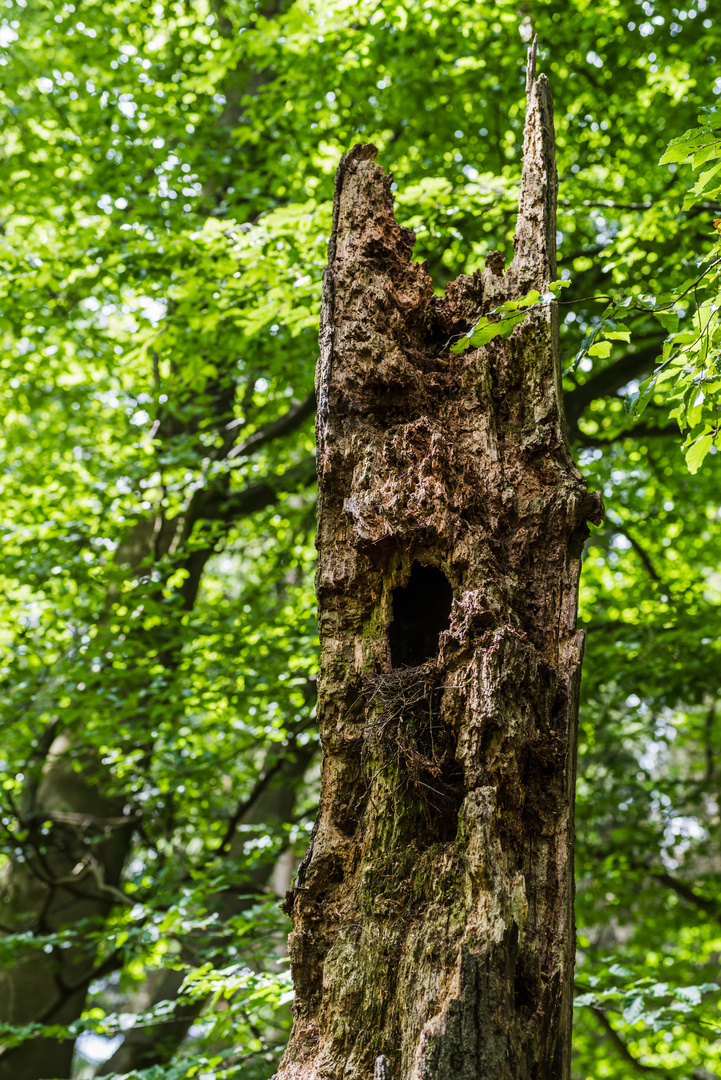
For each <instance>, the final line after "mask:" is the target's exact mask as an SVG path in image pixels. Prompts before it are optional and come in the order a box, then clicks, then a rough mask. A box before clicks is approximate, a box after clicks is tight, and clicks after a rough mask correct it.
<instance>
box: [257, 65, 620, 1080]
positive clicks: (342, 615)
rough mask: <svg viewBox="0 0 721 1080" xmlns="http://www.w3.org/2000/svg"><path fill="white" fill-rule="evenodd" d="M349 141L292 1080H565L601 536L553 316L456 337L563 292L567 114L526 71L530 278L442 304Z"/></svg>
mask: <svg viewBox="0 0 721 1080" xmlns="http://www.w3.org/2000/svg"><path fill="white" fill-rule="evenodd" d="M375 154H376V151H375V148H374V147H372V146H357V147H355V149H354V150H352V151H351V152H350V153H349V154H348V155H346V157H345V158H344V159H343V162H342V163H341V166H340V168H339V170H338V175H337V181H336V198H335V214H334V223H333V235H332V238H331V242H330V245H329V261H328V268H327V271H326V276H325V283H324V302H323V313H322V327H321V357H320V362H319V367H318V379H317V394H318V404H319V411H318V425H317V434H318V475H319V483H320V509H319V526H318V550H319V564H318V574H317V590H318V599H319V613H320V633H321V680H320V696H319V720H320V730H321V736H322V740H323V749H324V766H323V787H322V795H321V806H320V812H319V817H318V821H317V824H316V829H315V831H314V836H313V841H312V845H311V850H310V851H309V853H308V856H307V858H306V860H305V861H304V865H303V868H302V872H301V873H300V874H299V876H298V880H297V882H296V887H295V889H294V891H293V893H291V894H289V898H288V909H289V911H290V913H291V914H292V918H293V924H294V929H293V933H292V935H291V959H292V965H293V976H294V980H295V986H296V992H297V999H296V1006H295V1023H294V1027H293V1032H292V1037H291V1041H290V1045H289V1047H288V1050H287V1052H286V1055H285V1057H284V1059H283V1062H282V1064H281V1068H280V1072H279V1074H278V1077H279V1078H282V1080H320V1078H323V1080H341V1078H343V1080H361V1078H363V1080H371V1077H373V1076H374V1075H380V1074H382V1076H383V1077H384V1078H385V1077H387V1078H388V1080H391V1078H392V1080H450V1078H454V1080H455V1078H458V1080H524V1078H528V1080H531V1078H532V1080H565V1078H567V1077H568V1073H569V1043H570V1023H571V990H572V975H573V956H574V929H573V792H574V779H575V778H574V771H575V753H576V747H575V741H576V723H577V710H578V702H577V689H578V681H579V677H580V668H581V657H582V652H583V635H582V634H581V633H580V632H577V631H576V607H577V588H578V579H579V572H580V558H581V551H582V548H583V544H584V541H585V539H586V537H587V535H588V528H587V524H586V522H587V521H588V520H593V521H599V520H600V514H601V509H602V504H601V500H600V498H599V497H597V496H590V495H589V494H588V492H587V490H586V487H585V484H584V482H583V479H582V477H581V475H580V473H579V472H578V470H577V468H576V466H575V465H574V463H573V461H572V459H571V456H570V453H569V449H568V443H567V439H566V432H565V421H564V417H563V412H562V408H563V406H562V397H561V392H560V360H559V345H558V326H557V313H556V311H555V310H553V309H552V308H548V307H545V308H538V309H532V310H531V311H530V312H529V314H528V315H527V317H526V319H525V321H524V322H523V323H522V324H521V325H520V326H518V327H517V328H516V329H515V330H514V332H513V334H512V336H511V337H510V338H509V339H508V340H507V341H504V340H501V339H496V340H494V341H492V342H490V343H489V344H488V345H487V346H485V347H482V348H479V349H475V350H470V351H467V352H465V353H462V354H460V355H454V354H452V353H451V352H450V351H449V349H448V347H447V345H448V341H449V339H451V338H453V337H454V336H455V335H458V334H461V333H463V332H465V331H467V330H468V329H469V327H470V326H472V325H473V323H474V322H475V321H476V319H477V318H478V316H479V315H481V314H483V313H484V312H488V311H490V310H491V309H493V308H494V307H496V306H497V305H498V304H499V303H501V302H503V301H504V300H506V299H509V298H515V297H519V296H521V295H524V294H525V293H526V292H527V291H528V290H529V289H531V288H538V289H539V290H541V291H543V290H544V289H545V288H546V286H547V284H548V282H549V281H551V280H553V279H554V277H555V198H556V171H555V162H554V137H553V115H552V105H551V96H550V92H549V88H548V83H547V81H546V79H545V77H544V76H540V77H539V78H538V79H536V77H535V71H534V63H533V57H532V56H531V57H530V59H529V78H528V108H527V120H526V132H525V144H524V166H523V180H522V186H521V194H520V202H519V215H518V224H517V229H516V237H515V257H514V259H513V261H512V263H511V265H510V266H509V267H508V269H505V268H504V262H503V259H502V257H501V256H500V255H499V254H498V253H494V254H493V255H491V256H489V258H488V259H487V261H486V267H485V269H483V270H482V271H478V272H477V273H475V274H473V275H472V276H469V277H466V276H463V277H460V278H459V279H458V280H457V281H455V282H453V283H451V284H450V285H449V286H448V288H447V290H446V294H445V297H444V298H438V297H436V296H435V295H434V290H433V284H432V282H431V280H430V278H429V275H428V273H427V271H426V269H425V267H424V266H422V265H420V264H419V263H417V262H413V261H412V258H411V254H412V249H413V236H412V234H411V233H410V232H408V231H407V230H404V229H402V228H400V227H399V226H398V225H397V224H396V222H395V219H394V216H393V199H392V195H391V177H390V176H389V175H386V174H384V172H383V170H382V169H381V168H380V167H379V166H378V165H376V164H375V163H374V158H375Z"/></svg>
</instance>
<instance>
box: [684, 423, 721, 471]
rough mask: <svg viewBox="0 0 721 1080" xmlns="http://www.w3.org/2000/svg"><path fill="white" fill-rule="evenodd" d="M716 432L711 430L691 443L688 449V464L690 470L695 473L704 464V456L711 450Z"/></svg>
mask: <svg viewBox="0 0 721 1080" xmlns="http://www.w3.org/2000/svg"><path fill="white" fill-rule="evenodd" d="M714 440H715V434H714V433H713V432H712V431H711V432H708V433H707V434H705V435H700V436H699V438H697V439H696V440H695V441H694V442H692V443H691V445H690V446H689V448H688V450H686V464H687V465H688V471H689V472H690V473H692V474H695V473H697V472H698V470H699V469H700V467H701V465H702V464H703V461H704V458H705V457H706V455H707V454H708V452H709V450H710V449H711V447H712V446H713V444H714Z"/></svg>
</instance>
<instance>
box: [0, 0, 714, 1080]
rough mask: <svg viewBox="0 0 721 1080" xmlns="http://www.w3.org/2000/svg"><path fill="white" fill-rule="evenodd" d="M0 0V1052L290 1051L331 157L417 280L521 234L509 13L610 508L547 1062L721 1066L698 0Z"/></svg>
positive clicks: (709, 236) (311, 769)
mask: <svg viewBox="0 0 721 1080" xmlns="http://www.w3.org/2000/svg"><path fill="white" fill-rule="evenodd" d="M673 2H674V3H675V2H677V0H673ZM709 8H710V5H709ZM1 10H2V15H1V16H0V68H1V69H2V85H1V89H0V114H1V116H2V133H1V134H0V141H1V145H2V157H1V158H0V176H1V178H2V179H1V182H0V266H1V268H2V275H1V276H0V296H1V298H2V302H1V304H0V333H1V334H2V359H1V360H0V364H1V365H2V382H1V390H2V394H3V395H4V398H5V424H4V428H3V433H2V443H1V445H2V451H1V452H2V459H3V465H4V470H3V471H4V478H3V481H2V484H3V499H4V507H3V509H4V515H3V516H4V523H3V534H2V535H3V543H2V551H1V552H0V564H1V569H0V573H1V575H2V578H1V583H0V605H2V618H1V622H0V625H1V626H2V630H1V631H0V635H1V637H0V642H1V647H2V657H1V663H2V667H1V668H0V695H1V697H2V717H1V720H0V722H1V723H2V730H3V747H2V761H1V762H0V765H1V767H2V778H1V779H0V802H1V806H2V810H1V813H2V817H1V818H0V820H1V822H2V826H3V828H2V849H1V851H2V854H1V855H0V859H1V860H2V864H1V873H2V885H1V888H2V895H1V896H0V924H1V925H0V930H2V931H3V936H2V937H0V954H1V957H2V965H3V974H2V976H0V984H1V985H2V987H4V988H5V989H7V988H8V987H10V986H12V987H15V988H16V989H17V988H19V989H17V992H18V994H20V993H21V991H22V992H23V993H24V995H25V1000H23V1001H22V1002H15V1001H14V1000H13V1004H12V1006H11V1007H10V1011H9V1012H7V1013H6V1014H5V1015H3V1016H2V1017H0V1020H2V1025H3V1026H2V1035H1V1039H0V1041H2V1042H3V1044H4V1049H3V1051H2V1053H0V1075H2V1076H3V1077H4V1076H5V1075H7V1076H8V1077H9V1076H17V1075H20V1073H19V1071H17V1069H16V1071H15V1072H13V1068H15V1066H14V1065H13V1062H17V1061H18V1060H22V1058H21V1057H20V1055H22V1054H23V1053H24V1052H26V1051H27V1050H28V1048H29V1047H32V1046H39V1047H40V1048H41V1052H42V1054H44V1055H45V1057H46V1060H47V1061H48V1062H49V1063H50V1065H49V1067H50V1068H52V1069H58V1068H60V1066H59V1065H58V1064H56V1063H55V1060H56V1059H55V1058H54V1056H53V1055H54V1054H55V1050H54V1049H53V1048H54V1047H55V1048H57V1047H63V1046H64V1047H66V1048H67V1047H69V1048H70V1051H72V1050H73V1043H74V1044H75V1050H74V1065H73V1069H74V1072H73V1075H74V1076H78V1077H80V1076H83V1077H90V1076H93V1075H109V1074H110V1073H117V1074H127V1073H130V1074H131V1075H132V1076H133V1077H141V1076H142V1077H144V1078H146V1080H160V1078H161V1077H162V1078H166V1080H171V1078H173V1080H180V1078H185V1077H196V1076H197V1077H204V1078H207V1080H210V1078H218V1080H220V1078H221V1077H229V1078H230V1077H235V1076H241V1075H242V1076H243V1077H244V1078H246V1077H247V1078H249V1080H254V1078H258V1080H262V1078H266V1077H268V1076H270V1075H271V1074H272V1072H273V1071H274V1067H275V1064H276V1062H277V1060H278V1057H279V1054H280V1052H281V1051H282V1048H283V1044H284V1041H285V1039H286V1038H287V1032H288V1028H289V1022H290V1011H289V1002H290V998H291V989H290V981H289V976H288V973H287V963H286V962H285V946H284V939H285V935H286V933H287V920H286V918H285V916H284V915H283V914H282V912H281V911H280V910H279V908H278V901H279V899H280V898H282V895H283V893H284V891H285V889H286V888H287V887H288V885H289V882H290V875H291V873H292V870H293V867H294V866H295V865H297V859H298V858H299V857H300V856H302V854H303V852H304V850H305V848H306V846H307V842H308V835H309V831H310V828H311V827H312V822H313V818H314V816H315V806H316V802H317V777H318V747H317V737H316V732H315V727H314V712H313V705H314V696H315V695H314V690H315V686H314V684H315V671H316V650H317V639H316V627H315V599H314V594H313V579H312V574H313V563H314V549H313V533H314V528H315V488H314V482H315V467H314V461H313V431H312V418H313V413H314V407H315V400H314V394H313V376H314V370H315V363H316V358H317V325H318V316H319V304H320V285H321V274H322V270H323V266H324V263H325V259H326V245H327V241H328V236H329V232H330V221H331V198H332V189H333V174H334V171H335V168H336V166H337V163H338V161H339V158H340V156H341V154H342V153H344V152H345V151H346V150H348V148H349V147H350V146H352V145H353V144H354V143H356V142H373V143H375V144H376V145H377V146H378V148H379V158H378V160H379V161H380V162H381V163H382V164H383V165H384V167H386V168H387V169H389V170H392V172H393V177H394V190H395V198H396V208H397V209H396V213H397V216H398V219H399V221H400V222H401V223H402V224H403V225H405V226H406V227H408V228H410V229H413V231H414V232H415V235H416V245H415V254H414V257H415V258H417V259H420V260H422V259H427V260H428V263H429V268H430V271H431V273H432V276H433V279H434V282H435V284H436V287H437V289H438V291H439V292H441V291H442V290H443V288H444V285H445V284H446V283H447V282H448V281H449V280H451V279H452V278H454V277H456V276H457V275H458V274H459V273H470V272H472V271H474V270H475V269H476V268H478V267H479V266H481V265H482V264H483V261H484V259H485V257H486V255H487V254H488V253H490V252H491V251H494V250H500V251H501V252H502V253H504V254H505V255H507V256H508V255H509V245H510V243H511V238H512V230H513V225H514V221H515V206H516V199H517V192H518V183H519V178H520V169H521V138H522V130H523V110H524V103H525V90H524V86H525V70H524V65H525V56H526V47H527V42H528V41H529V40H530V38H531V37H532V35H533V34H534V33H536V34H538V39H539V52H538V66H539V69H540V70H543V71H545V72H546V74H547V75H548V77H549V79H550V83H551V89H552V92H553V96H554V104H555V116H556V133H557V142H558V166H559V176H560V190H559V217H558V255H559V270H560V276H561V279H562V280H563V281H568V283H569V284H568V286H567V287H565V288H564V289H563V292H562V294H561V293H560V290H559V298H560V303H559V310H560V315H561V330H562V349H563V355H564V362H565V364H566V366H567V368H568V370H567V374H566V376H565V382H564V389H565V397H566V411H567V417H568V424H569V432H570V434H571V438H572V441H573V443H574V446H575V448H576V452H577V457H578V460H579V463H580V465H581V468H582V470H583V472H584V474H585V475H586V477H587V478H588V483H589V487H590V488H591V490H594V489H599V490H601V491H602V492H603V495H604V499H605V502H606V507H607V513H606V519H605V523H604V524H603V525H602V526H601V527H600V528H598V529H597V530H594V535H593V536H592V538H591V540H590V541H589V543H588V545H587V548H586V554H585V561H584V569H583V575H582V597H581V624H582V625H584V626H585V627H586V629H587V631H588V638H587V647H586V660H585V665H584V680H583V686H582V704H581V730H580V747H579V771H578V793H577V924H578V943H579V953H578V960H577V990H578V997H577V1011H576V1018H575V1025H576V1026H575V1036H574V1045H575V1064H574V1070H575V1072H574V1076H575V1077H576V1078H577V1080H591V1078H594V1080H596V1078H601V1077H603V1078H608V1080H626V1078H627V1077H629V1076H631V1075H635V1073H638V1074H639V1075H640V1074H642V1073H649V1074H653V1073H654V1072H656V1073H657V1074H658V1075H662V1074H663V1075H667V1076H669V1077H672V1078H677V1080H682V1078H685V1077H694V1078H699V1080H703V1078H707V1077H711V1076H713V1075H716V1072H717V1070H718V1069H719V1067H721V1041H719V1037H720V1035H721V1032H720V1030H719V1024H720V1021H719V1011H718V1003H719V993H718V985H719V984H718V980H719V969H718V957H719V954H720V953H721V903H720V902H719V900H718V879H719V871H720V869H721V830H720V827H719V826H720V822H719V804H718V782H719V763H718V748H719V745H720V739H721V717H719V715H718V701H717V699H718V681H719V680H718V672H719V669H720V665H721V657H720V656H719V645H718V640H719V629H721V627H720V623H721V617H720V615H719V601H720V600H721V577H720V576H719V565H720V563H721V539H720V537H719V530H718V520H719V515H720V514H721V503H720V502H719V494H718V492H719V487H718V464H717V462H716V456H718V455H717V454H716V446H715V437H716V430H717V423H718V422H717V417H716V399H717V393H718V389H719V388H721V370H719V369H718V368H717V366H716V355H717V350H718V342H719V339H720V338H721V330H719V329H718V325H717V311H716V303H717V300H716V294H717V291H718V287H719V280H718V266H717V262H716V260H718V258H719V234H718V231H717V228H716V224H717V223H716V224H715V223H714V222H715V219H716V218H717V217H718V216H719V215H720V214H721V209H720V208H719V203H718V202H717V201H716V200H717V199H718V194H719V183H720V181H719V176H721V173H720V172H719V169H721V165H719V154H721V149H720V147H721V139H720V138H719V134H718V133H719V121H718V119H717V117H718V115H719V114H717V113H715V112H714V111H713V110H714V108H715V106H716V103H717V96H718V95H719V94H720V93H721V79H719V78H716V74H715V73H716V70H717V69H716V65H717V56H716V53H717V52H718V49H719V40H718V33H717V31H716V30H715V29H714V27H713V25H712V21H711V12H710V10H707V4H706V0H692V2H691V3H689V4H688V5H687V6H685V7H673V6H672V4H671V3H668V2H666V0H658V2H655V3H651V2H650V0H648V2H646V0H644V3H641V4H639V3H636V2H631V0H603V2H602V3H600V4H591V3H589V2H587V0H572V2H571V3H569V4H560V3H558V2H557V0H546V2H544V0H536V2H535V3H533V4H530V3H528V4H520V5H519V4H517V3H508V2H505V0H496V2H495V3H489V2H486V0H480V2H479V0H472V2H470V0H433V2H432V3H431V2H430V0H424V2H422V3H415V4H412V3H402V2H395V0H389V2H387V3H378V2H377V0H368V2H365V0H353V2H348V0H295V2H293V3H289V2H288V0H267V2H266V3H265V5H263V4H262V3H251V2H247V3H246V2H245V0H228V2H224V0H218V2H215V0H212V2H210V3H207V2H205V0H197V2H195V3H193V4H191V3H186V2H183V0H174V2H165V0H156V2H154V3H149V2H146V0H117V2H116V3H115V4H113V5H109V4H107V3H102V2H100V0H85V2H84V3H83V4H77V5H74V4H72V3H64V4H63V3H60V0H57V2H53V0H5V3H4V7H3V8H2V9H1ZM702 110H707V111H705V112H702ZM709 110H710V111H709ZM699 116H700V117H701V119H699ZM672 140H680V141H679V142H676V143H674V145H673V146H672V148H671V150H668V147H669V144H670V143H671V142H672ZM664 155H665V157H664ZM662 157H663V164H659V161H660V159H662ZM691 166H693V168H695V169H696V170H697V171H696V172H694V171H693V168H692V167H691ZM699 173H701V174H702V175H701V179H700V180H699ZM694 184H695V185H696V190H695V191H694V193H693V194H692V195H690V196H689V195H688V192H689V189H690V188H691V187H692V186H693V185H694ZM679 317H680V322H679V321H678V320H679ZM609 318H610V319H611V323H609V321H608V319H609ZM677 323H678V325H677ZM679 334H680V335H682V336H681V337H678V336H676V337H674V335H679ZM683 335H686V336H685V337H684V336H683ZM450 344H451V343H449V346H450ZM654 371H656V374H655V375H654V374H653V373H654ZM649 380H650V381H649ZM669 397H670V398H671V401H670V402H669ZM642 406H643V412H642V414H641V415H638V414H640V413H641V407H642ZM674 410H675V411H676V416H673V415H671V416H669V412H670V411H671V412H672V413H673V412H674ZM684 440H685V441H686V460H685V458H684V453H683V451H682V449H681V447H682V444H683V443H684ZM694 446H696V448H697V449H696V453H695V454H694V453H693V447H694ZM687 466H688V467H687ZM689 469H691V470H692V471H689ZM23 973H24V974H23ZM28 973H29V974H28ZM33 973H36V974H33ZM37 973H39V974H37ZM23 980H25V981H23ZM33 980H36V981H33ZM37 980H39V981H37ZM23 987H25V989H24V991H23ZM38 987H41V988H42V992H41V991H40V990H39V989H38ZM13 992H15V991H13ZM2 993H3V991H2V990H0V998H2ZM5 1000H6V1001H8V1000H9V998H8V997H6V999H5ZM5 1007H6V1006H5V1005H0V1008H5ZM58 1060H59V1059H58ZM105 1061H107V1064H105V1065H104V1064H102V1062H105ZM3 1069H6V1070H10V1071H9V1072H7V1073H3V1072H2V1070H3ZM27 1075H30V1074H29V1073H28V1074H27ZM33 1075H35V1074H33ZM37 1075H40V1076H45V1075H47V1076H50V1075H56V1074H55V1073H52V1074H51V1073H47V1074H46V1073H43V1072H40V1073H38V1074H37ZM57 1075H59V1076H66V1075H69V1073H68V1072H67V1071H65V1072H58V1073H57Z"/></svg>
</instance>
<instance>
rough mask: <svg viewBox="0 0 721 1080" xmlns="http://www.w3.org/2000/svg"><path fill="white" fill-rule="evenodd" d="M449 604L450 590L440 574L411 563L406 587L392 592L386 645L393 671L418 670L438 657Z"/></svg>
mask: <svg viewBox="0 0 721 1080" xmlns="http://www.w3.org/2000/svg"><path fill="white" fill-rule="evenodd" d="M452 603H453V590H452V589H451V586H450V582H449V581H448V578H447V577H446V575H445V574H444V573H443V571H442V570H439V569H438V568H437V567H435V566H421V564H420V563H418V562H414V563H413V566H412V567H411V576H410V580H409V581H408V584H407V585H405V586H399V587H398V588H397V589H394V590H393V618H392V621H391V624H390V627H389V629H388V643H389V645H390V650H391V664H392V666H393V667H394V668H399V667H406V666H407V667H418V666H419V664H424V663H425V662H426V660H432V659H433V657H434V656H437V655H438V648H439V639H440V636H441V633H442V632H443V631H444V630H447V629H448V624H449V622H450V616H451V604H452Z"/></svg>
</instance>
